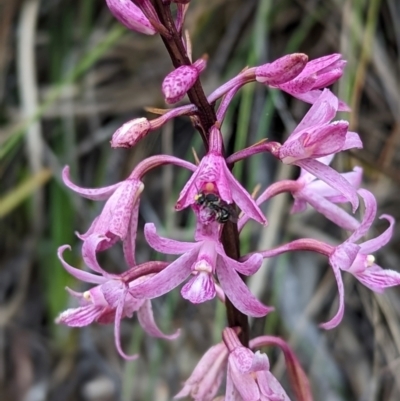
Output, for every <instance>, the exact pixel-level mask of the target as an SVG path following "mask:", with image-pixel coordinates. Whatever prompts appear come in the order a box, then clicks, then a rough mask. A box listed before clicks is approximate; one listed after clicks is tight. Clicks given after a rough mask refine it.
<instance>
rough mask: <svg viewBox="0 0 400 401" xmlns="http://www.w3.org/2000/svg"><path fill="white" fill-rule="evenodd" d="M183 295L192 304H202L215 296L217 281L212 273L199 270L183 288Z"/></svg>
mask: <svg viewBox="0 0 400 401" xmlns="http://www.w3.org/2000/svg"><path fill="white" fill-rule="evenodd" d="M181 294H182V297H183V298H185V299H187V300H188V301H190V302H191V303H192V304H200V303H202V302H205V301H209V300H211V299H213V298H214V297H215V294H216V289H215V283H214V280H213V278H212V276H211V274H209V273H206V272H199V273H198V274H197V275H195V276H194V277H192V278H191V279H190V280H189V281H188V282H187V283H186V284H185V285H184V286H183V287H182V290H181Z"/></svg>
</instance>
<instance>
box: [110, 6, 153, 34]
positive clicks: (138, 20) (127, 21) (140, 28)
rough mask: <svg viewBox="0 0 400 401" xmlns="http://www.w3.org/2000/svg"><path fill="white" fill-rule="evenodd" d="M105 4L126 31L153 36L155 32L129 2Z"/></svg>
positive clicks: (143, 16)
mask: <svg viewBox="0 0 400 401" xmlns="http://www.w3.org/2000/svg"><path fill="white" fill-rule="evenodd" d="M106 2H107V6H108V8H109V9H110V11H111V13H112V14H113V15H114V17H115V18H116V19H117V20H118V21H119V22H121V23H122V24H123V25H125V26H126V27H127V28H128V29H130V30H132V31H136V32H140V33H144V34H146V35H154V34H155V33H156V32H157V30H156V29H155V28H154V27H153V25H152V24H151V23H150V21H149V20H148V19H147V17H146V16H145V15H144V14H143V12H142V10H141V9H140V8H139V7H138V6H136V5H135V4H133V3H132V1H131V0H106Z"/></svg>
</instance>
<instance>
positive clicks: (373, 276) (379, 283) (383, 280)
mask: <svg viewBox="0 0 400 401" xmlns="http://www.w3.org/2000/svg"><path fill="white" fill-rule="evenodd" d="M354 276H355V277H356V278H357V280H359V281H360V282H361V283H362V284H363V285H365V286H366V287H368V288H370V289H371V290H372V291H375V292H378V293H382V292H383V291H384V290H385V289H386V288H388V287H394V286H397V285H400V273H399V272H396V271H394V270H389V269H382V268H381V267H380V266H378V265H375V264H374V265H372V266H370V267H367V268H366V269H365V270H364V271H363V272H362V273H357V274H355V275H354Z"/></svg>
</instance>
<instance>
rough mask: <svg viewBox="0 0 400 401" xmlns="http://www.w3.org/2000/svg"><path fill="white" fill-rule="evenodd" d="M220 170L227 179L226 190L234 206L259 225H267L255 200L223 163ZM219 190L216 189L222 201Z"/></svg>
mask: <svg viewBox="0 0 400 401" xmlns="http://www.w3.org/2000/svg"><path fill="white" fill-rule="evenodd" d="M222 168H223V171H224V173H225V175H226V177H227V181H228V188H229V190H230V191H231V193H232V198H233V200H234V201H235V202H236V204H237V205H238V206H239V208H240V209H241V210H242V211H243V213H245V214H246V215H248V216H249V217H251V218H252V219H254V220H255V221H258V222H259V223H261V224H264V225H265V224H267V219H266V218H265V216H264V214H263V212H262V211H261V210H260V208H259V207H258V206H257V204H256V202H255V200H254V199H253V198H252V197H251V196H250V194H249V193H248V192H247V191H246V190H245V189H244V188H243V187H242V185H241V184H240V183H239V181H237V180H236V178H235V177H234V176H233V175H232V173H231V172H230V171H229V169H228V167H227V166H226V164H225V163H223V165H222ZM221 176H222V175H221ZM220 188H221V186H219V187H218V190H219V191H220V194H221V198H222V199H224V197H223V195H222V192H221V190H220ZM224 200H226V199H224ZM226 201H227V200H226Z"/></svg>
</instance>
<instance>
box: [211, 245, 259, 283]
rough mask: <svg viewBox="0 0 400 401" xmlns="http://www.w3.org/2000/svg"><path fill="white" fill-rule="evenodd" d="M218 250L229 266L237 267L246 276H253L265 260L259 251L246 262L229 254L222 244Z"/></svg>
mask: <svg viewBox="0 0 400 401" xmlns="http://www.w3.org/2000/svg"><path fill="white" fill-rule="evenodd" d="M217 252H218V253H219V255H220V258H222V259H223V260H224V261H225V263H226V265H227V266H229V268H231V269H235V270H236V271H238V272H239V273H242V274H244V275H245V276H251V275H253V274H254V273H255V272H257V271H258V269H259V268H260V267H261V264H262V261H263V257H262V255H261V254H259V253H255V254H253V255H251V256H250V257H249V258H248V259H247V260H246V261H244V262H239V261H237V260H234V259H231V258H230V257H229V256H227V255H226V254H225V251H224V250H223V248H222V246H220V247H218V248H217Z"/></svg>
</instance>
